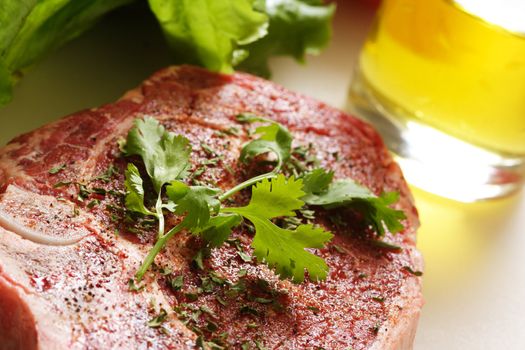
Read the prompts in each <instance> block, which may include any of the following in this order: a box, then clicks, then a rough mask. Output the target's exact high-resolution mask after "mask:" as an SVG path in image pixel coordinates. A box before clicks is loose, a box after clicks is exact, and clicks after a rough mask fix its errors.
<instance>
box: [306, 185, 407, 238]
mask: <svg viewBox="0 0 525 350" xmlns="http://www.w3.org/2000/svg"><path fill="white" fill-rule="evenodd" d="M305 181H306V180H305ZM398 198H399V194H398V193H397V192H389V193H384V194H382V195H381V196H380V197H377V196H376V195H375V194H373V193H372V192H371V191H370V190H369V189H368V188H366V187H364V186H361V185H359V184H358V183H356V182H355V181H353V180H351V179H344V180H336V181H334V182H333V183H332V184H331V185H330V186H329V187H328V188H326V189H325V190H324V191H321V192H313V193H312V192H311V191H310V192H309V193H307V194H306V195H305V196H304V197H302V200H304V201H305V203H306V204H308V205H320V206H323V207H325V208H328V209H330V208H337V207H342V206H351V207H353V208H356V209H358V210H359V211H360V212H361V213H363V215H364V218H365V221H366V223H367V224H368V225H370V226H372V228H373V229H374V231H375V232H376V233H377V235H378V236H379V237H382V236H384V234H385V226H386V228H387V229H388V230H389V231H390V232H391V233H397V232H400V231H401V230H403V228H404V227H403V224H402V223H401V220H404V219H405V218H406V216H405V214H404V213H403V211H401V210H396V209H393V208H390V205H392V204H394V203H395V202H397V200H398Z"/></svg>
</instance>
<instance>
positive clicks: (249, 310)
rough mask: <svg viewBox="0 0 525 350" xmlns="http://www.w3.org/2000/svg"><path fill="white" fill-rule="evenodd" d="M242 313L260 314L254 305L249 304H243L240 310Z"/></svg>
mask: <svg viewBox="0 0 525 350" xmlns="http://www.w3.org/2000/svg"><path fill="white" fill-rule="evenodd" d="M239 311H240V312H241V314H243V315H254V316H259V311H257V310H255V309H254V308H253V307H251V306H248V305H243V306H241V308H240V310H239Z"/></svg>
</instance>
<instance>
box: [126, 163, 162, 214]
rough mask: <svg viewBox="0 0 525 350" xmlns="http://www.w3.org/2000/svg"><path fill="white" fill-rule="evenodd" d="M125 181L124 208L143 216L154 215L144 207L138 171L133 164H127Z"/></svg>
mask: <svg viewBox="0 0 525 350" xmlns="http://www.w3.org/2000/svg"><path fill="white" fill-rule="evenodd" d="M125 175H126V180H125V181H124V186H125V187H126V208H128V210H131V211H134V212H137V213H141V214H144V215H155V213H153V212H151V211H150V210H148V208H146V207H145V206H144V188H143V186H142V178H141V177H140V173H139V169H137V167H136V166H135V164H133V163H128V168H127V169H126V172H125Z"/></svg>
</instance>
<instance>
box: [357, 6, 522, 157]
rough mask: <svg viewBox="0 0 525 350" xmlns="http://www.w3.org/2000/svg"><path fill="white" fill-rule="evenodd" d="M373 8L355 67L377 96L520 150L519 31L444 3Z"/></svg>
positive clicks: (455, 130) (446, 127)
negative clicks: (370, 25)
mask: <svg viewBox="0 0 525 350" xmlns="http://www.w3.org/2000/svg"><path fill="white" fill-rule="evenodd" d="M495 3H497V2H495ZM380 11H381V12H380V15H379V17H378V19H377V21H376V23H375V27H374V28H373V30H372V32H371V34H370V36H369V38H368V40H367V42H366V43H365V47H364V49H363V51H362V54H361V57H360V69H361V72H362V74H363V75H364V77H365V79H366V80H367V82H368V83H369V84H370V85H371V86H372V87H373V88H374V89H375V90H376V91H377V92H378V93H379V94H380V95H382V97H384V98H386V99H388V100H389V101H390V102H392V103H393V104H395V105H397V106H399V107H402V108H403V109H404V110H407V111H408V112H409V114H410V115H411V118H415V119H417V120H418V121H421V122H423V123H425V124H429V125H431V126H434V127H436V128H438V129H440V130H442V131H444V132H446V133H449V134H451V135H454V136H456V137H458V138H461V139H463V140H465V141H467V142H470V143H473V144H476V145H479V146H482V147H484V148H487V149H490V150H494V151H498V152H501V153H506V154H512V155H521V156H523V155H525V34H519V33H512V32H510V31H507V30H505V29H503V28H501V27H498V26H495V25H492V24H490V23H487V22H485V21H483V20H481V19H480V18H478V17H476V16H474V15H471V14H469V13H466V12H465V11H463V10H462V9H461V8H459V7H458V6H456V5H455V4H454V3H453V2H451V1H447V0H425V1H421V0H384V1H383V4H382V7H381V10H380ZM524 20H525V19H524Z"/></svg>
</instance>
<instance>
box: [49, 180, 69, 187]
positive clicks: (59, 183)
mask: <svg viewBox="0 0 525 350" xmlns="http://www.w3.org/2000/svg"><path fill="white" fill-rule="evenodd" d="M69 185H71V181H59V182H57V183H55V184H54V185H53V187H54V188H59V187H64V186H69Z"/></svg>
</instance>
